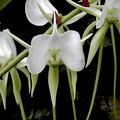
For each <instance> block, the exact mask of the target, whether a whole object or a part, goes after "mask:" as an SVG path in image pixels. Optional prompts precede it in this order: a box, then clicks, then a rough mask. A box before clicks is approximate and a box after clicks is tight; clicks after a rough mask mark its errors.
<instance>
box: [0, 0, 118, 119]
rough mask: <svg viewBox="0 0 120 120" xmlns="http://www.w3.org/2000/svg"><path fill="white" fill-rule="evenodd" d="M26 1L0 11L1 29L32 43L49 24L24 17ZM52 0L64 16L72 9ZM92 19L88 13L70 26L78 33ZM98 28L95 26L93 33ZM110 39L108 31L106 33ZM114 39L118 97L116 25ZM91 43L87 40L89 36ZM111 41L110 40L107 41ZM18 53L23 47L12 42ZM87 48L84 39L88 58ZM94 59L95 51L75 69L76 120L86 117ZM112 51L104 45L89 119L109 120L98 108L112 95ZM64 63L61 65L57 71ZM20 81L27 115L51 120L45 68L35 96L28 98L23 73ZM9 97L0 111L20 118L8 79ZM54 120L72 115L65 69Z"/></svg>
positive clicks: (70, 117) (61, 77) (16, 2)
mask: <svg viewBox="0 0 120 120" xmlns="http://www.w3.org/2000/svg"><path fill="white" fill-rule="evenodd" d="M25 1H26V0H12V2H10V3H9V4H8V5H7V6H6V7H5V8H4V9H3V10H1V11H0V22H1V24H0V30H1V31H2V30H3V29H9V30H10V31H11V32H12V33H13V34H15V35H16V36H18V37H20V38H21V39H22V40H24V41H25V42H27V43H29V44H30V42H31V39H32V37H33V36H35V35H37V34H42V33H44V32H45V31H46V30H47V29H48V28H49V27H50V24H49V23H48V24H46V25H44V26H42V27H38V26H34V25H32V24H31V23H29V21H28V20H27V18H26V15H25ZM50 1H51V3H52V4H53V5H54V6H55V7H56V8H57V9H58V11H59V13H61V14H63V15H66V14H68V13H69V12H70V11H71V10H73V9H74V7H72V6H71V5H69V4H68V3H67V2H66V1H65V0H60V1H57V0H50ZM94 20H95V18H94V17H93V16H91V15H87V16H85V17H84V18H82V19H81V20H79V21H78V22H75V23H74V24H72V25H69V28H70V29H72V30H76V31H78V32H79V33H80V34H81V36H82V34H83V32H84V30H85V28H86V27H87V26H88V25H89V24H90V23H91V22H92V21H94ZM96 31H97V30H96V29H95V28H94V29H93V32H96ZM106 36H107V37H108V38H109V40H110V32H109V31H108V32H107V35H106ZM115 38H116V48H117V50H116V51H117V61H118V74H117V98H119V96H120V92H119V91H120V87H119V86H120V74H119V71H120V63H119V61H120V55H119V51H120V36H119V33H118V31H117V30H116V28H115ZM89 42H90V39H89ZM110 43H111V40H110ZM15 44H16V46H17V48H19V49H17V51H18V53H20V52H21V51H22V50H24V47H22V46H21V45H19V44H18V43H17V42H15ZM88 51H89V43H88V42H86V43H85V45H84V53H85V57H86V59H87V55H88ZM97 59H98V53H97V54H96V55H95V57H94V59H93V61H92V63H91V64H90V65H89V66H88V68H85V69H84V70H82V71H81V72H78V82H77V95H76V110H77V117H78V120H80V119H81V120H85V118H86V115H87V112H88V109H89V105H90V101H91V97H92V92H93V88H94V82H95V75H96V69H97ZM113 65H114V64H113V52H112V45H109V46H107V47H104V50H103V61H102V67H101V74H100V80H99V85H98V90H97V95H96V100H95V104H94V108H93V112H92V115H91V118H90V119H91V120H108V119H109V118H108V111H105V110H102V109H101V101H102V100H105V103H106V104H107V106H108V108H109V107H110V106H109V105H108V98H109V97H110V96H113V77H114V74H113V73H114V70H113V68H114V66H113ZM63 68H64V66H61V67H60V70H61V69H63ZM19 74H20V77H21V82H22V90H21V96H22V99H23V104H24V108H25V112H26V116H27V117H28V116H29V115H30V113H31V111H32V113H33V114H34V115H33V118H32V119H33V120H34V119H35V118H34V116H36V114H37V115H38V116H39V117H38V118H37V119H36V120H52V109H51V99H50V94H49V89H48V83H47V74H48V67H47V66H46V68H45V70H44V71H43V72H42V73H40V75H39V80H38V83H37V86H36V89H35V92H34V97H33V98H31V97H30V94H29V93H28V87H27V80H26V77H25V76H24V74H23V73H21V72H19ZM8 92H9V94H8V96H7V110H4V109H3V105H2V104H1V105H0V113H1V116H3V118H4V119H8V118H9V119H11V120H16V119H17V120H21V118H20V110H19V106H18V105H17V104H16V103H15V99H14V96H13V93H12V85H11V79H10V80H9V83H8ZM56 109H57V120H65V119H69V120H73V114H72V104H71V99H70V93H69V86H68V80H67V74H66V71H65V70H63V71H61V72H60V80H59V88H58V94H57V105H56ZM1 118H2V117H1Z"/></svg>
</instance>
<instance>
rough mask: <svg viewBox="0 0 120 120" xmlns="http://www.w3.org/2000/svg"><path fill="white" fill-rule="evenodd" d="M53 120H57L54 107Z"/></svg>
mask: <svg viewBox="0 0 120 120" xmlns="http://www.w3.org/2000/svg"><path fill="white" fill-rule="evenodd" d="M52 111H53V120H56V108H55V107H54V106H53V105H52Z"/></svg>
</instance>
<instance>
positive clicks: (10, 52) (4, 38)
mask: <svg viewBox="0 0 120 120" xmlns="http://www.w3.org/2000/svg"><path fill="white" fill-rule="evenodd" d="M15 56H16V47H15V44H14V41H13V39H12V38H11V37H10V36H9V35H8V34H7V33H6V32H4V31H3V32H0V65H1V66H2V64H4V63H5V62H7V61H8V60H9V59H10V58H11V57H15Z"/></svg>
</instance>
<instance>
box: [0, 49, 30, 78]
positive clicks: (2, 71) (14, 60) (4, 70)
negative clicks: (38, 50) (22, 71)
mask: <svg viewBox="0 0 120 120" xmlns="http://www.w3.org/2000/svg"><path fill="white" fill-rule="evenodd" d="M27 55H28V50H27V49H26V50H24V51H23V52H21V53H20V54H19V55H18V56H17V57H15V58H14V59H13V60H12V61H11V62H10V63H9V64H8V65H7V66H5V67H4V68H3V69H1V70H0V77H1V76H3V75H4V74H5V73H7V72H8V71H9V70H10V69H11V68H13V67H14V66H15V65H16V64H17V63H19V62H20V61H21V60H22V59H23V58H25V57H26V56H27Z"/></svg>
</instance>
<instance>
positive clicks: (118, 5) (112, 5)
mask: <svg viewBox="0 0 120 120" xmlns="http://www.w3.org/2000/svg"><path fill="white" fill-rule="evenodd" d="M119 12H120V0H106V1H105V4H104V7H103V9H102V15H101V17H100V19H99V20H98V22H97V24H96V28H100V27H101V26H102V25H103V24H104V22H105V20H106V19H107V20H109V18H110V19H112V20H113V21H117V20H118V21H119V22H120V14H119Z"/></svg>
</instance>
